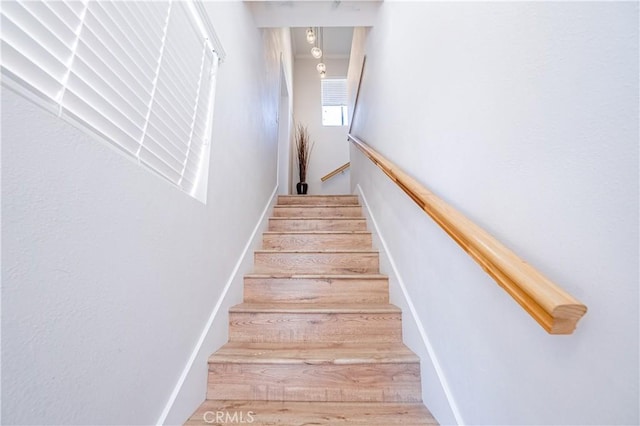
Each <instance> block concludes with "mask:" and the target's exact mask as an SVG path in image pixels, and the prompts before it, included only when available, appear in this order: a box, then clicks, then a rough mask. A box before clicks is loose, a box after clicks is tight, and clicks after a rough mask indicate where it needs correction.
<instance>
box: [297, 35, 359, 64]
mask: <svg viewBox="0 0 640 426" xmlns="http://www.w3.org/2000/svg"><path fill="white" fill-rule="evenodd" d="M322 31H323V33H324V34H323V45H324V46H321V47H323V49H322V52H323V56H324V57H326V58H348V57H349V54H350V53H351V39H352V38H353V27H324V28H322ZM306 34H307V27H297V28H291V42H292V44H293V54H294V56H296V57H297V58H311V57H312V56H311V47H312V45H310V44H309V43H307V35H306Z"/></svg>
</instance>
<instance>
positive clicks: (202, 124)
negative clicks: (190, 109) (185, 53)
mask: <svg viewBox="0 0 640 426" xmlns="http://www.w3.org/2000/svg"><path fill="white" fill-rule="evenodd" d="M205 52H206V55H205V56H204V61H203V63H202V73H201V74H202V75H201V76H200V89H199V95H198V103H197V105H196V111H195V115H194V122H193V128H192V134H191V143H190V146H189V157H188V159H187V164H185V170H184V173H183V174H184V181H183V185H184V186H185V190H187V187H188V186H189V185H192V184H193V183H195V182H196V181H197V177H198V176H199V175H200V167H201V165H202V161H203V160H204V158H202V157H203V153H204V147H205V146H206V145H207V144H208V143H209V142H210V141H209V138H210V135H211V119H212V116H213V98H214V89H215V76H216V73H217V71H218V59H219V58H218V55H217V54H216V53H215V52H213V51H211V50H209V49H208V48H205ZM191 190H193V187H191V189H189V191H191Z"/></svg>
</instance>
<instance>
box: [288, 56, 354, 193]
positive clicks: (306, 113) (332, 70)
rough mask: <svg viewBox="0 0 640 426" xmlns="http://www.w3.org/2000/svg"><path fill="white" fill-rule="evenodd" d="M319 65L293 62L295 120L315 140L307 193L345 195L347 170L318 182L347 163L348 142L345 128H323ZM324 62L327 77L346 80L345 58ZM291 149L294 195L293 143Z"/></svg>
mask: <svg viewBox="0 0 640 426" xmlns="http://www.w3.org/2000/svg"><path fill="white" fill-rule="evenodd" d="M318 62H319V61H318V60H317V59H312V58H308V59H307V58H296V59H295V61H294V77H295V78H294V96H293V115H294V119H295V120H296V122H300V123H303V124H305V125H306V126H307V128H308V129H309V135H310V136H311V139H312V140H314V141H315V146H314V148H313V151H312V152H311V157H310V158H311V159H310V161H309V168H308V170H307V183H308V184H309V192H308V193H309V194H348V193H349V171H347V172H345V173H341V174H338V175H336V176H334V177H333V178H331V179H329V180H327V181H326V182H322V181H320V178H321V177H322V176H324V175H326V174H327V173H329V172H331V171H333V170H335V169H336V168H338V167H340V166H342V165H343V164H344V163H346V162H347V161H349V144H348V143H347V130H348V127H347V126H323V125H322V99H321V98H322V96H321V88H320V77H319V75H318V71H317V70H316V65H317V64H318ZM324 62H325V64H326V65H327V78H346V77H347V67H348V66H349V60H348V59H325V60H324ZM293 149H294V153H293V155H292V156H291V157H292V158H291V161H292V162H293V168H292V170H293V176H292V181H293V187H294V192H293V193H295V184H296V183H298V182H299V181H300V180H299V176H298V165H297V159H296V155H295V141H294V142H293Z"/></svg>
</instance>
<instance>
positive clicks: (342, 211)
mask: <svg viewBox="0 0 640 426" xmlns="http://www.w3.org/2000/svg"><path fill="white" fill-rule="evenodd" d="M273 216H274V217H362V209H361V208H360V206H350V207H313V206H305V207H284V206H276V207H275V208H274V209H273Z"/></svg>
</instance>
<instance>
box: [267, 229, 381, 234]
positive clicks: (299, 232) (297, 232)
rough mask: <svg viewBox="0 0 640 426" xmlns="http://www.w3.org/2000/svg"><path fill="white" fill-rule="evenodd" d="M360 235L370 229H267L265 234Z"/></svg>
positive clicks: (368, 232) (367, 232)
mask: <svg viewBox="0 0 640 426" xmlns="http://www.w3.org/2000/svg"><path fill="white" fill-rule="evenodd" d="M354 234H355V235H360V234H371V232H370V231H347V230H345V231H311V230H310V231H265V232H263V235H354Z"/></svg>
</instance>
